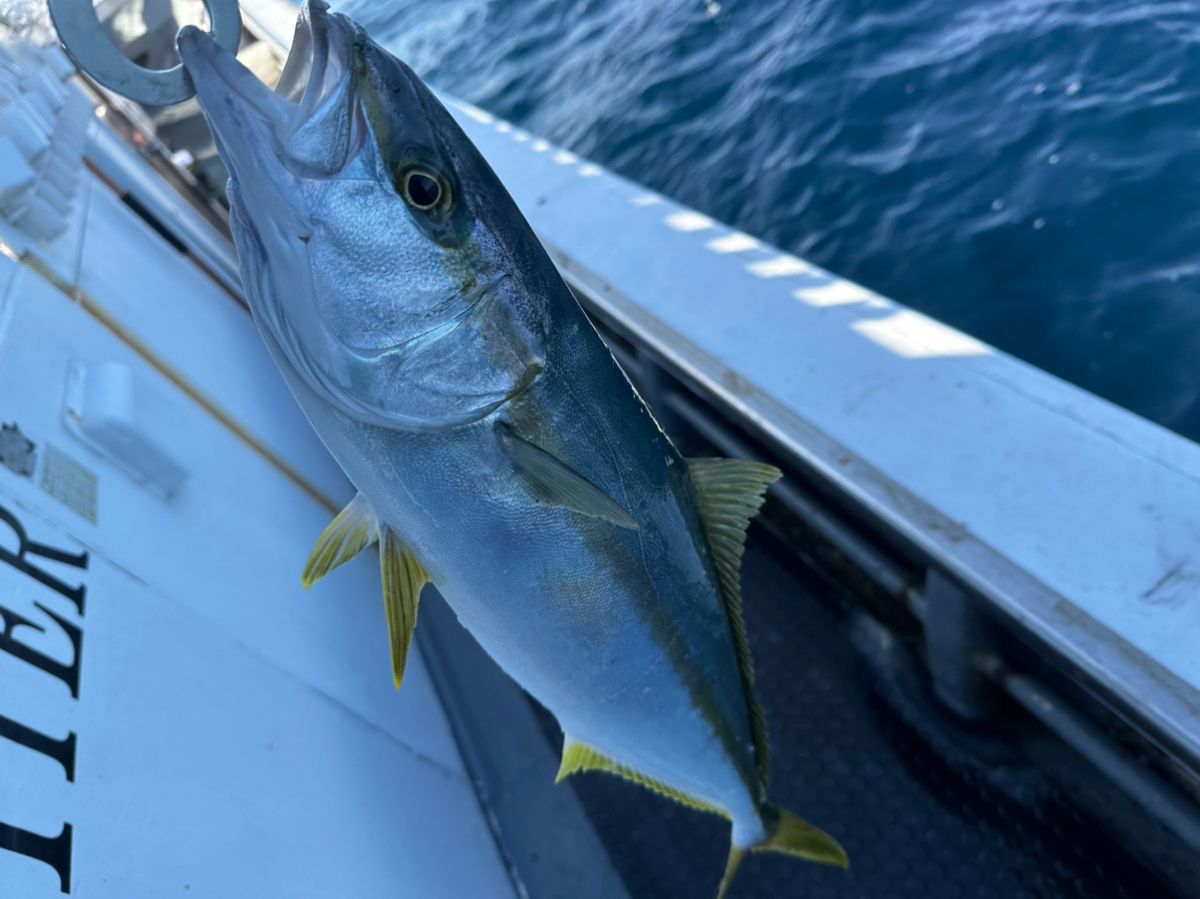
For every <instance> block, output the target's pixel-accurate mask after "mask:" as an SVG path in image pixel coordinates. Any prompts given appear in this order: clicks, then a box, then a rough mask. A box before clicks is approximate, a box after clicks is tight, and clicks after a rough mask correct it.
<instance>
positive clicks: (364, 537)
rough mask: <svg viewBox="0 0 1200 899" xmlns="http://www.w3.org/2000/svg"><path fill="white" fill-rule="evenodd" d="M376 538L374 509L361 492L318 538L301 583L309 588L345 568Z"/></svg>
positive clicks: (377, 535) (377, 533)
mask: <svg viewBox="0 0 1200 899" xmlns="http://www.w3.org/2000/svg"><path fill="white" fill-rule="evenodd" d="M377 539H379V522H378V520H377V519H376V518H375V510H374V509H372V508H371V504H370V502H368V501H367V498H366V497H365V496H363V495H362V494H361V493H359V494H357V495H356V496H355V497H354V499H352V500H350V502H349V503H347V504H346V508H344V509H342V511H340V512H338V514H337V516H336V517H335V518H334V519H333V521H331V522H329V525H328V526H327V527H326V528H325V530H324V531H322V532H321V536H320V537H318V538H317V545H316V546H314V547H313V551H312V552H311V553H310V554H309V556H308V561H307V562H306V563H305V564H304V573H303V574H301V576H300V582H301V583H302V584H304V586H305V588H308V587H311V586H312V585H313V584H315V583H316V582H317V581H319V580H320V579H321V578H323V577H325V575H327V574H329V572H331V571H333V569H335V568H337V567H338V566H339V565H345V564H346V563H347V562H349V561H350V560H351V559H353V558H354V557H355V556H357V555H358V554H359V553H360V552H362V551H363V550H364V549H366V548H367V547H368V546H370V545H371V544H372V543H374V542H375V541H376V540H377Z"/></svg>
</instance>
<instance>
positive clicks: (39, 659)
mask: <svg viewBox="0 0 1200 899" xmlns="http://www.w3.org/2000/svg"><path fill="white" fill-rule="evenodd" d="M0 522H3V523H4V524H5V525H7V527H8V529H9V530H10V531H11V533H12V535H13V536H15V537H16V547H15V549H13V548H9V546H5V545H3V543H2V542H0V563H3V564H5V565H8V566H10V567H11V568H13V569H15V570H16V571H18V572H20V573H21V574H24V575H26V576H27V577H29V578H31V579H32V580H34V581H36V582H37V583H38V584H40V585H42V586H43V587H46V588H48V589H50V590H53V591H54V592H55V593H57V594H59V595H60V596H63V597H65V598H66V599H68V600H70V602H71V603H72V604H73V605H74V607H75V609H76V611H77V612H78V613H79V615H80V616H82V615H83V610H84V597H85V596H86V593H87V585H86V584H83V583H80V584H79V585H78V586H74V587H73V586H71V585H69V584H67V583H66V582H65V581H63V580H62V579H60V578H59V577H57V576H56V575H54V574H51V573H50V572H49V571H47V570H46V569H44V568H42V567H40V566H39V565H38V564H35V563H34V562H33V561H32V560H33V559H35V558H36V559H40V560H46V561H49V562H56V563H59V564H62V565H68V566H70V567H73V568H78V569H81V570H87V567H88V554H87V552H86V551H84V552H70V551H69V550H65V549H58V548H56V547H53V546H49V545H47V544H45V543H39V542H38V541H36V540H31V539H30V538H29V534H28V532H27V531H26V529H25V526H24V525H23V524H22V523H21V521H20V520H19V519H18V518H17V516H16V515H14V514H13V513H12V512H11V511H10V510H9V509H6V508H4V507H3V506H0ZM10 545H11V541H10ZM33 606H34V608H35V609H37V611H38V612H39V613H40V615H42V616H45V618H44V619H41V618H39V619H38V620H35V619H34V618H31V617H28V616H27V615H23V614H21V613H19V612H15V611H13V610H12V609H9V608H6V607H5V606H3V605H0V652H5V653H8V654H9V655H10V656H12V657H13V658H15V659H17V660H19V661H21V662H25V663H26V664H28V665H29V666H31V667H33V668H36V669H38V670H40V671H43V672H45V673H46V674H49V675H50V676H52V677H54V678H56V679H58V680H60V681H62V682H63V683H64V684H65V685H66V686H67V689H69V690H70V691H71V697H72V698H73V699H78V698H79V673H80V660H81V658H82V655H83V629H82V628H81V627H80V626H79V625H78V624H75V623H74V622H72V621H70V620H68V619H67V618H65V617H63V616H62V615H60V614H58V613H57V612H55V611H53V610H52V609H50V608H48V607H47V606H45V605H44V604H43V603H41V602H40V601H37V600H35V601H34V602H33ZM54 625H56V626H57V627H58V628H59V629H60V630H61V631H62V632H63V634H65V635H66V637H67V640H68V641H69V642H70V644H71V658H70V659H69V660H65V661H63V660H59V659H56V658H52V657H51V656H49V655H46V654H45V653H43V652H41V651H40V650H37V649H34V648H33V647H32V646H30V645H29V644H28V643H26V642H24V641H23V640H22V631H23V630H24V629H30V630H33V631H36V632H38V633H43V634H44V633H46V632H47V628H49V627H51V626H54ZM0 739H4V740H7V741H10V742H12V743H16V744H18V745H21V746H24V747H26V748H28V749H32V750H33V751H34V752H38V753H41V754H42V755H44V756H46V757H47V758H50V759H53V760H54V761H56V762H58V763H59V764H60V765H62V768H63V772H64V773H65V774H66V777H67V780H68V781H69V782H71V783H74V782H75V756H76V749H77V742H78V741H77V738H76V735H75V732H74V731H71V732H68V733H67V735H66V736H65V737H63V738H62V739H58V738H55V737H51V736H48V735H46V734H44V733H42V732H40V731H38V730H34V729H33V728H31V727H29V726H27V725H25V724H22V723H21V722H19V721H14V720H13V719H11V718H7V717H5V716H4V715H2V714H0ZM73 846H74V828H73V826H72V825H71V824H70V823H69V822H64V823H63V825H62V827H61V829H60V830H59V833H58V836H54V837H48V836H42V835H41V834H36V833H33V832H32V831H28V830H24V829H22V828H20V827H17V826H16V825H13V824H9V823H7V822H5V821H0V850H8V851H9V852H15V853H18V854H20V855H24V856H25V857H27V858H29V859H32V860H34V861H39V862H42V863H43V864H45V865H48V866H49V867H51V868H53V869H54V871H55V873H56V874H58V880H59V888H60V889H61V890H62V892H64V893H69V892H71V861H72V848H73Z"/></svg>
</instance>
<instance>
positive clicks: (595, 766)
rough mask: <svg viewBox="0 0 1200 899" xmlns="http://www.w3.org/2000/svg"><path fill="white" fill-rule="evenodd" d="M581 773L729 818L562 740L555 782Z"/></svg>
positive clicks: (582, 745) (583, 746)
mask: <svg viewBox="0 0 1200 899" xmlns="http://www.w3.org/2000/svg"><path fill="white" fill-rule="evenodd" d="M580 771H607V772H608V773H609V774H615V775H617V776H618V777H623V778H625V779H626V780H629V781H632V782H633V783H635V784H638V785H639V786H643V787H645V788H646V789H648V790H652V791H653V792H655V793H658V794H659V795H660V796H665V797H667V798H668V799H674V800H675V801H676V802H679V803H682V804H683V805H686V806H689V807H690V808H694V809H698V810H700V811H702V812H712V813H713V814H716V815H726V812H725V811H724V810H723V809H720V808H717V807H716V806H714V805H712V804H710V803H708V802H705V801H704V800H703V799H697V798H696V797H695V796H689V795H688V794H687V793H683V792H681V791H679V790H676V789H675V788H674V787H670V786H667V785H666V784H665V783H662V782H661V781H658V780H655V779H654V778H652V777H647V776H646V775H645V774H642V773H641V772H640V771H635V770H634V769H633V768H630V767H629V766H628V765H622V764H621V763H620V762H615V761H613V760H612V759H610V758H609V757H608V756H606V755H604V753H602V752H600V751H599V750H596V749H593V748H592V747H591V746H588V745H587V744H586V743H580V742H579V741H577V740H572V739H570V738H569V737H568V738H566V739H565V740H564V741H563V754H562V763H561V764H560V765H559V767H558V775H557V776H556V777H555V778H554V782H555V783H562V781H563V780H565V779H566V778H568V777H570V776H571V775H572V774H576V773H578V772H580ZM726 816H727V815H726Z"/></svg>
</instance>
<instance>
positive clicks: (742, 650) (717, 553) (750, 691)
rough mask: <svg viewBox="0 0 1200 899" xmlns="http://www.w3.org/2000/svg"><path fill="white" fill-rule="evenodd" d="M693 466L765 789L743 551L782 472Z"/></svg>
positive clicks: (739, 465)
mask: <svg viewBox="0 0 1200 899" xmlns="http://www.w3.org/2000/svg"><path fill="white" fill-rule="evenodd" d="M688 471H689V473H690V474H691V476H692V484H694V485H695V487H696V496H697V497H698V498H699V500H700V516H701V518H702V519H703V520H704V530H705V533H706V535H707V536H708V545H709V547H710V548H711V549H712V554H713V562H714V563H715V564H716V568H717V576H718V577H719V578H720V580H721V593H722V594H723V596H724V598H725V610H726V612H728V614H729V630H730V632H731V633H732V634H733V646H734V649H735V651H736V652H737V657H738V666H739V667H740V668H741V672H742V683H743V684H744V685H745V688H746V700H747V702H748V703H749V714H750V733H751V736H752V737H753V739H754V758H755V761H756V762H757V763H758V775H759V779H760V780H761V781H762V786H763V789H764V790H765V789H766V787H767V781H768V779H769V773H770V760H769V758H768V749H767V723H766V720H765V719H764V718H763V713H762V709H761V708H759V705H758V700H757V699H756V698H755V695H754V661H753V659H752V658H751V657H750V643H749V641H748V640H747V639H746V625H745V622H744V621H743V620H742V552H743V551H744V550H745V548H746V529H747V528H748V527H749V526H750V521H751V519H753V518H754V516H755V515H757V514H758V510H759V509H760V508H761V507H762V504H763V499H764V497H765V496H766V493H767V488H768V487H770V486H771V484H773V483H775V481H777V480H778V479H779V477H780V475H781V474H782V472H780V470H779V469H778V468H776V467H775V466H774V465H767V464H766V463H763V462H751V461H748V460H746V459H689V460H688Z"/></svg>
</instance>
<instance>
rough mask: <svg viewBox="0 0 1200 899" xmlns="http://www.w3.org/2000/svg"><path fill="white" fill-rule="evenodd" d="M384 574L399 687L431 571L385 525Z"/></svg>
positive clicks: (381, 554) (394, 673)
mask: <svg viewBox="0 0 1200 899" xmlns="http://www.w3.org/2000/svg"><path fill="white" fill-rule="evenodd" d="M379 566H380V573H381V574H382V575H383V605H384V609H385V610H386V612H387V624H388V637H389V638H390V640H391V644H392V677H393V679H394V681H395V684H396V689H397V690H399V689H400V684H401V682H402V681H403V680H404V666H405V664H406V663H407V661H408V649H409V647H410V646H411V645H412V638H413V632H414V631H415V630H416V627H417V606H418V604H419V603H420V601H421V590H422V589H423V588H424V587H425V585H426V584H428V583H429V575H428V574H426V573H425V569H424V568H423V567H421V563H420V562H418V561H417V559H416V557H415V556H413V554H412V553H410V552H409V551H408V550H407V549H406V548H405V547H404V545H403V544H402V543H401V542H400V538H399V537H397V536H396V534H395V533H394V532H393V531H392V530H391V529H390V528H388V527H386V526H384V528H383V529H382V539H381V541H380V552H379Z"/></svg>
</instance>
